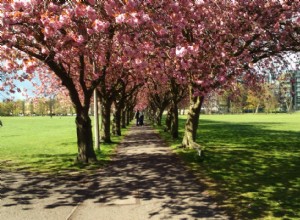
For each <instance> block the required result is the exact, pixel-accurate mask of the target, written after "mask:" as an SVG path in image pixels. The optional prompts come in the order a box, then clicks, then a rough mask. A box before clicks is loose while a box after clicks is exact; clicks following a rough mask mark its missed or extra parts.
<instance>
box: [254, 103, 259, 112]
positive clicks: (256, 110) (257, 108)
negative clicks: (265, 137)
mask: <svg viewBox="0 0 300 220" xmlns="http://www.w3.org/2000/svg"><path fill="white" fill-rule="evenodd" d="M259 106H260V104H257V106H256V109H255V114H257V113H258V110H259Z"/></svg>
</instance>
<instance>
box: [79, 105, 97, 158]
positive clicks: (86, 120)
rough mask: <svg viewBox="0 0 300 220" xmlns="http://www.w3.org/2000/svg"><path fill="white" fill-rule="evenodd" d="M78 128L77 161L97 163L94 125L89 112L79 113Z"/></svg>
mask: <svg viewBox="0 0 300 220" xmlns="http://www.w3.org/2000/svg"><path fill="white" fill-rule="evenodd" d="M76 128H77V145H78V155H77V161H79V162H83V163H89V162H92V161H96V160H97V158H96V154H95V152H94V148H93V135H92V124H91V119H90V117H89V116H88V111H87V112H84V113H77V117H76Z"/></svg>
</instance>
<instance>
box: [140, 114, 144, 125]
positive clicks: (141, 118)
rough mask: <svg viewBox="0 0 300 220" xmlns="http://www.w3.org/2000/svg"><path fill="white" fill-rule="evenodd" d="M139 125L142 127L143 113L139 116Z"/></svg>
mask: <svg viewBox="0 0 300 220" xmlns="http://www.w3.org/2000/svg"><path fill="white" fill-rule="evenodd" d="M139 124H140V125H141V126H143V125H144V114H143V113H142V114H141V116H140V118H139Z"/></svg>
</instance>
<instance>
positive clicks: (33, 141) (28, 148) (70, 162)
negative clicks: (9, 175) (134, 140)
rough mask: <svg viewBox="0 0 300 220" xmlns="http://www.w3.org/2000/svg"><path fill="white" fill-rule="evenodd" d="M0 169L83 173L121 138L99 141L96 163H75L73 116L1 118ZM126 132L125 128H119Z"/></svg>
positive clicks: (109, 152)
mask: <svg viewBox="0 0 300 220" xmlns="http://www.w3.org/2000/svg"><path fill="white" fill-rule="evenodd" d="M1 121H2V122H3V127H0V169H5V170H26V171H27V170H29V171H36V172H46V173H68V172H70V171H74V172H87V171H91V170H93V169H96V168H99V167H101V166H103V165H105V164H106V163H107V162H108V161H109V160H110V157H111V156H112V154H113V153H114V150H115V148H116V145H117V144H118V143H119V142H120V141H121V139H122V137H115V136H113V137H112V140H113V144H102V143H101V144H100V147H101V151H96V154H97V159H98V162H96V163H93V164H80V163H75V158H76V155H77V139H76V127H75V118H74V117H53V118H50V117H2V118H1ZM124 131H125V132H126V129H125V130H123V133H124Z"/></svg>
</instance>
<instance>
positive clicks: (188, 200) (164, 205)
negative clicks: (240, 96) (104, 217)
mask: <svg viewBox="0 0 300 220" xmlns="http://www.w3.org/2000/svg"><path fill="white" fill-rule="evenodd" d="M203 191H204V188H203V187H202V186H201V185H200V184H199V183H198V181H196V180H195V177H194V176H193V174H192V173H190V172H189V171H187V170H186V169H185V168H184V166H183V164H182V163H181V161H179V159H178V158H177V157H176V156H175V155H173V154H172V153H170V150H169V148H168V147H167V146H166V145H165V144H164V143H163V142H162V141H161V140H160V139H159V137H158V135H157V134H156V133H155V132H154V131H153V129H152V128H150V127H147V126H144V127H132V129H131V130H130V132H129V133H128V135H127V136H126V137H125V139H124V141H123V143H122V144H120V146H119V148H118V153H117V156H116V157H115V159H114V160H113V161H112V162H111V164H110V165H109V166H108V167H106V168H104V169H102V170H99V172H97V173H96V174H93V175H89V176H65V177H62V176H61V177H52V178H49V177H42V176H33V175H32V174H30V173H16V174H12V173H3V174H1V204H0V205H1V206H0V213H1V214H0V217H1V216H2V217H5V219H18V218H9V216H10V217H12V215H13V214H14V213H16V212H19V213H18V214H15V215H16V216H19V215H20V216H22V215H21V214H20V213H21V212H25V210H31V212H40V213H47V210H49V211H50V212H51V214H52V215H53V217H55V215H56V219H60V218H57V216H58V215H59V216H61V215H64V216H62V218H61V219H66V218H69V217H70V216H71V219H76V216H77V215H79V214H80V212H81V211H83V212H84V210H83V208H81V207H80V204H84V203H85V202H87V201H90V202H91V203H92V204H93V206H96V207H98V208H99V207H100V208H101V207H104V208H103V210H102V211H104V210H105V207H116V209H118V206H119V205H124V206H123V208H124V207H125V206H126V205H127V206H128V207H129V206H130V205H135V206H136V208H137V209H139V213H142V215H143V218H136V219H201V218H205V219H228V217H226V216H225V215H224V213H223V212H222V211H221V210H219V209H218V207H217V206H216V204H215V203H214V202H213V201H212V199H211V198H209V197H208V196H207V195H205V193H203ZM77 207H79V208H78V209H77ZM82 207H84V206H82ZM55 209H57V210H56V211H55V212H54V211H53V210H55ZM81 209H82V210H81ZM87 209H88V207H87ZM12 210H14V211H12ZM74 210H75V211H74ZM130 212H132V210H131V211H130ZM59 213H61V214H59ZM100 213H101V212H99V214H100ZM111 214H113V213H111ZM133 214H134V213H133ZM24 215H26V213H25V214H24ZM27 215H29V213H28V212H27ZM31 215H32V214H31ZM52 215H48V219H51V216H52ZM36 216H42V215H39V213H37V214H36ZM68 216H69V217H68ZM2 217H1V218H2ZM2 219H4V218H2ZM110 219H118V218H114V217H111V218H110ZM123 219H124V217H123ZM125 219H126V218H125Z"/></svg>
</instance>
